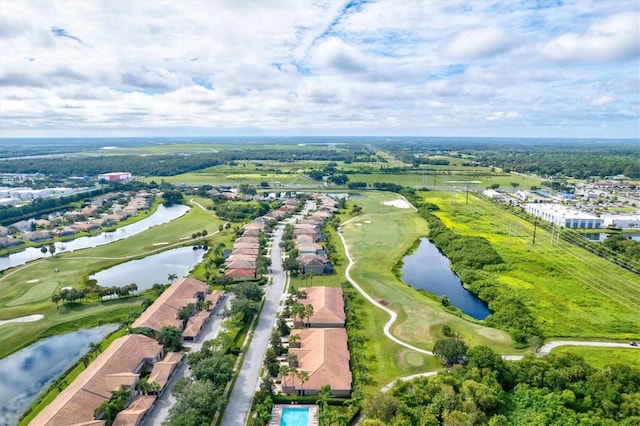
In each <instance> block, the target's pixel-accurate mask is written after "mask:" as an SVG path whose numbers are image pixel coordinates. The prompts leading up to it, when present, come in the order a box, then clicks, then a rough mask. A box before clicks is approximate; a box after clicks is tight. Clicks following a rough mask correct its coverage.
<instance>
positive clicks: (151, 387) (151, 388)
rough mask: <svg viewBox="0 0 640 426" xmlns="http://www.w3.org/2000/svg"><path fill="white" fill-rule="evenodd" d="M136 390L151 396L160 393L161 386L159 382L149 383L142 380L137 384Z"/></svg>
mask: <svg viewBox="0 0 640 426" xmlns="http://www.w3.org/2000/svg"><path fill="white" fill-rule="evenodd" d="M136 389H137V390H139V391H140V393H141V394H143V395H149V394H150V393H155V392H159V391H160V385H159V384H158V383H157V382H149V381H148V380H147V379H141V380H140V381H139V382H138V383H137V384H136Z"/></svg>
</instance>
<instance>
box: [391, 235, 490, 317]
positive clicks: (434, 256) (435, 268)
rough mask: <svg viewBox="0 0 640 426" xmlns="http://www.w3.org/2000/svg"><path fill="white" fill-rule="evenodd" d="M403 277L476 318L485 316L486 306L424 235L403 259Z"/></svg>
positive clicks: (487, 311)
mask: <svg viewBox="0 0 640 426" xmlns="http://www.w3.org/2000/svg"><path fill="white" fill-rule="evenodd" d="M402 263H403V265H402V279H403V280H404V281H405V282H406V283H408V284H410V285H411V286H412V287H414V288H417V289H420V290H426V291H428V292H429V293H432V294H435V295H436V296H447V297H448V298H449V302H450V303H451V304H452V305H453V306H456V307H458V308H460V310H461V311H462V312H464V313H465V314H467V315H469V316H471V317H473V318H475V319H480V320H481V319H485V318H486V317H487V316H488V315H489V313H490V312H489V309H487V307H486V305H485V304H484V303H483V302H482V301H481V300H480V299H478V298H477V297H476V296H475V295H473V294H472V293H471V292H469V291H467V290H466V289H465V288H464V287H463V286H462V282H460V278H458V276H457V275H456V274H454V273H453V272H452V271H451V269H450V268H449V259H447V258H446V257H445V256H444V255H443V254H442V253H440V251H439V250H438V248H437V247H436V246H434V245H433V244H432V243H431V241H429V240H428V239H427V238H421V239H420V244H419V245H418V248H417V249H416V250H415V251H414V252H412V253H411V254H409V255H407V256H405V257H404V258H403V259H402Z"/></svg>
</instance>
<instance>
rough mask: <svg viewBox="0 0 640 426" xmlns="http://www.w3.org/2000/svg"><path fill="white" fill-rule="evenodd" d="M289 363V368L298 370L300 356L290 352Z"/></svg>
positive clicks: (288, 355)
mask: <svg viewBox="0 0 640 426" xmlns="http://www.w3.org/2000/svg"><path fill="white" fill-rule="evenodd" d="M287 363H289V367H293V368H298V355H296V354H294V353H292V352H289V353H288V354H287Z"/></svg>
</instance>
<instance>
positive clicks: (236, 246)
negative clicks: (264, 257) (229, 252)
mask: <svg viewBox="0 0 640 426" xmlns="http://www.w3.org/2000/svg"><path fill="white" fill-rule="evenodd" d="M259 248H260V243H237V244H234V245H233V249H234V250H235V249H259Z"/></svg>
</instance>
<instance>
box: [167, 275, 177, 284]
mask: <svg viewBox="0 0 640 426" xmlns="http://www.w3.org/2000/svg"><path fill="white" fill-rule="evenodd" d="M177 279H178V276H177V275H176V274H169V275H167V280H169V283H172V282H173V281H175V280H177Z"/></svg>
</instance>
